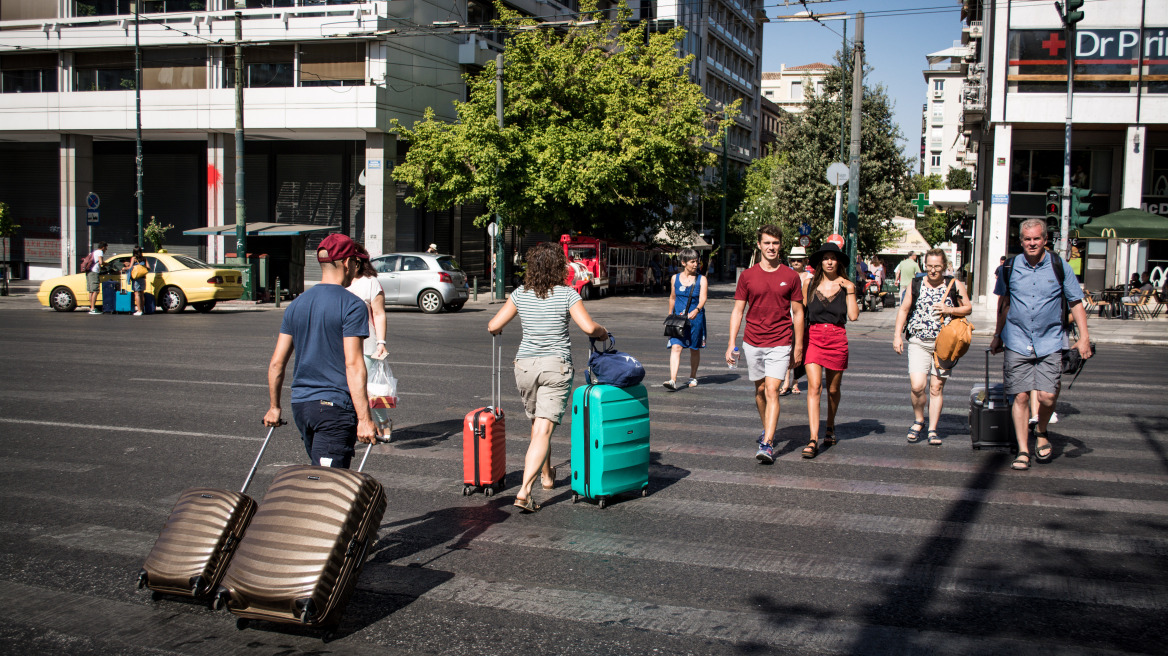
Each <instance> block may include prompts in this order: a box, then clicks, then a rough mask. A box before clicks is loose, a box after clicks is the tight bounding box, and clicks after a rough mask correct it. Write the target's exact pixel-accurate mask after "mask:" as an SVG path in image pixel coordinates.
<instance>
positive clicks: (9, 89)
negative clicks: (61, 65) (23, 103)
mask: <svg viewBox="0 0 1168 656" xmlns="http://www.w3.org/2000/svg"><path fill="white" fill-rule="evenodd" d="M56 90H57V55H55V54H49V53H45V54H36V55H4V56H3V57H0V92H2V93H42V92H46V91H56Z"/></svg>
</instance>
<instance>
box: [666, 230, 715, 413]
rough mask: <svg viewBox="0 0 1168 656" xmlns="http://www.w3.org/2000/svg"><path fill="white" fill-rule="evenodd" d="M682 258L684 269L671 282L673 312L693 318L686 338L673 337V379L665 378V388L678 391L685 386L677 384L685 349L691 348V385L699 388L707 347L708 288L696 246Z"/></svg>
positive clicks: (671, 364) (688, 249) (668, 345)
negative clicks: (699, 376)
mask: <svg viewBox="0 0 1168 656" xmlns="http://www.w3.org/2000/svg"><path fill="white" fill-rule="evenodd" d="M677 259H679V260H681V265H682V270H681V271H680V272H678V273H677V274H676V275H674V276H673V279H672V280H670V281H669V311H670V312H671V313H672V314H683V315H685V316H686V318H688V319H689V330H687V331H686V333H685V339H678V338H676V337H670V338H669V343H668V344H667V345H666V346H667V347H668V348H669V380H667V381H665V389H668V390H671V391H674V392H676V391H677V390H678V389H680V388H681V386H680V385H678V384H677V369H678V367H680V366H681V351H682V349H689V381H688V382H687V383H686V386H687V387H696V386H697V384H698V361H699V360H701V357H702V352H701V349H704V348H705V347H706V311H705V307H706V291H707V284H706V278H705V276H703V275H701V274H699V273H698V252H697V251H695V250H694V249H692V248H686V249H682V251H681V252H680V253H678V254H677Z"/></svg>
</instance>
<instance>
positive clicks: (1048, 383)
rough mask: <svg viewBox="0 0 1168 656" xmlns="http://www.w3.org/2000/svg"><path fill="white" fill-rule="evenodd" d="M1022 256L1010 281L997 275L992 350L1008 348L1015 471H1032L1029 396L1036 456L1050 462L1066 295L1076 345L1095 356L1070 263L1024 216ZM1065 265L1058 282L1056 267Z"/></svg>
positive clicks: (1042, 225) (1038, 222)
mask: <svg viewBox="0 0 1168 656" xmlns="http://www.w3.org/2000/svg"><path fill="white" fill-rule="evenodd" d="M1019 235H1020V236H1021V239H1022V254H1021V255H1018V256H1015V258H1014V266H1013V267H1012V271H1011V274H1010V278H1009V279H1008V280H1007V279H1006V278H1005V276H1001V277H999V278H998V284H997V287H996V288H995V289H994V293H995V294H997V295H998V322H997V325H996V326H995V328H994V339H993V341H991V342H990V350H991V351H993V352H994V353H1001V352H1003V351H1005V354H1006V355H1005V359H1004V361H1003V362H1002V369H1003V374H1004V377H1005V382H1006V385H1005V387H1006V390H1005V391H1006V395H1007V396H1009V395H1011V394H1013V395H1014V405H1013V407H1012V408H1011V414H1012V416H1013V419H1014V432H1015V435H1016V437H1017V439H1018V457H1016V458H1015V459H1014V462H1013V463H1012V464H1011V465H1010V466H1011V467H1013V468H1014V469H1017V470H1022V471H1025V470H1027V469H1030V465H1031V458H1030V434H1029V431H1028V430H1027V422H1028V419H1029V418H1030V397H1031V396H1032V395H1036V396H1038V403H1039V407H1038V422H1037V424H1036V425H1035V426H1034V456H1035V458H1034V459H1035V460H1037V461H1038V462H1050V459H1051V457H1052V456H1053V447H1052V446H1051V444H1050V440H1049V439H1048V438H1047V433H1046V430H1047V426H1048V423H1049V421H1050V415H1051V413H1052V412H1054V406H1055V402H1056V401H1058V395H1059V382H1060V378H1061V376H1062V364H1063V351H1064V350H1066V349H1067V348H1068V347H1072V346H1071V345H1070V344H1069V340H1068V333H1067V330H1066V328H1065V327H1064V325H1063V322H1064V320H1065V319H1066V317H1065V316H1064V315H1063V299H1064V298H1065V299H1066V302H1067V304H1068V306H1069V307H1070V310H1071V316H1072V317H1074V321H1075V325H1076V326H1077V327H1078V329H1079V340H1078V341H1077V342H1075V344H1074V345H1073V347H1072V348H1075V349H1078V351H1079V355H1080V356H1081V357H1082V358H1083V359H1084V360H1086V359H1087V358H1090V357H1091V341H1090V338H1089V336H1088V334H1087V313H1086V311H1085V310H1084V309H1083V292H1082V290H1081V289H1079V281H1078V279H1076V278H1075V273H1074V271H1072V270H1071V265H1070V264H1068V263H1067V262H1065V261H1063V259H1062V258H1060V257H1058V256H1057V255H1056V254H1054V253H1048V252H1047V251H1046V222H1045V221H1043V220H1042V219H1026V220H1025V221H1023V222H1022V225H1021V226H1020V229H1019ZM1056 266H1061V267H1063V282H1062V284H1061V285H1060V284H1059V282H1058V278H1057V277H1056V276H1055V273H1054V267H1056Z"/></svg>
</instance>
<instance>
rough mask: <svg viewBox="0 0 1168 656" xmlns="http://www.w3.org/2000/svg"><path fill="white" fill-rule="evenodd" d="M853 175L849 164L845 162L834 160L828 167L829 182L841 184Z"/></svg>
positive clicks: (836, 184)
mask: <svg viewBox="0 0 1168 656" xmlns="http://www.w3.org/2000/svg"><path fill="white" fill-rule="evenodd" d="M851 177H852V172H851V171H850V170H849V169H848V165H847V164H844V163H843V162H834V163H832V164H831V165H830V166H828V167H827V183H828V184H831V185H835V186H837V187H838V186H840V185H842V184H844V183H845V182H847V181H848V180H849V179H850V178H851Z"/></svg>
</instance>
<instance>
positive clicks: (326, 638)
mask: <svg viewBox="0 0 1168 656" xmlns="http://www.w3.org/2000/svg"><path fill="white" fill-rule="evenodd" d="M336 637H337V632H336V631H334V630H333V629H329V630H328V631H325V632H324V635H322V636H320V641H321V642H324V643H329V642H332V641H333V639H334V638H336Z"/></svg>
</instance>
